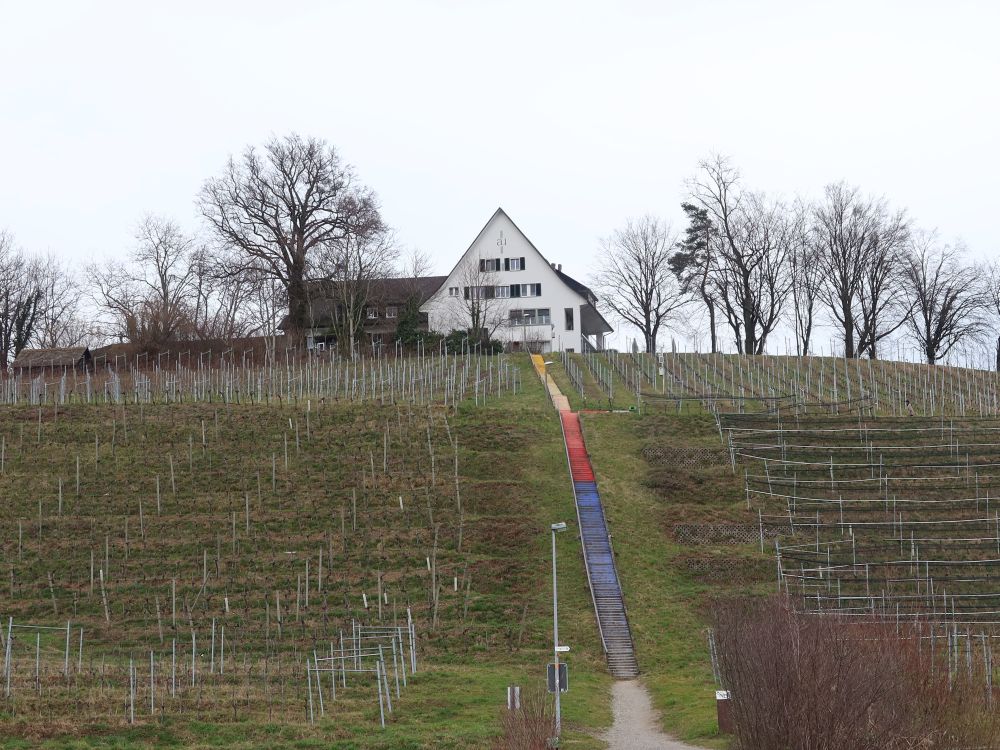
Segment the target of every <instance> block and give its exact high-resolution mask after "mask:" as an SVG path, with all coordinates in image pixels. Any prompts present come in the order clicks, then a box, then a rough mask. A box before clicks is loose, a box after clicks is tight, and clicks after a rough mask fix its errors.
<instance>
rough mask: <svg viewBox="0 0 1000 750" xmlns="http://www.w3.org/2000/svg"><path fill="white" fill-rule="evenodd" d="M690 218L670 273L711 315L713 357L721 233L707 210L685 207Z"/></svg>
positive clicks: (709, 327) (689, 205)
mask: <svg viewBox="0 0 1000 750" xmlns="http://www.w3.org/2000/svg"><path fill="white" fill-rule="evenodd" d="M681 208H682V209H683V211H684V213H685V214H686V215H687V218H688V226H687V229H686V230H684V239H683V240H681V241H680V242H678V243H677V246H676V249H675V251H674V253H673V254H672V255H671V256H670V270H671V271H673V273H674V275H675V276H676V277H677V281H678V282H679V283H680V285H681V291H682V292H683V293H684V294H687V295H689V296H691V297H692V298H694V299H697V300H698V301H700V302H701V303H702V304H703V305H704V306H705V310H706V312H708V331H709V342H710V346H711V350H712V353H713V354H714V353H715V352H717V351H718V341H717V338H716V322H715V311H716V309H717V307H718V303H719V300H718V298H719V288H718V285H717V284H716V280H717V278H718V276H717V274H715V273H714V271H715V268H716V256H717V250H718V242H719V233H718V231H717V230H716V228H715V225H714V224H713V223H712V219H711V217H710V216H709V213H708V210H707V209H705V208H703V207H700V206H696V205H694V204H693V203H682V204H681Z"/></svg>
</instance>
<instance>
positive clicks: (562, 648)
mask: <svg viewBox="0 0 1000 750" xmlns="http://www.w3.org/2000/svg"><path fill="white" fill-rule="evenodd" d="M556 651H558V652H559V653H560V654H568V653H569V646H556Z"/></svg>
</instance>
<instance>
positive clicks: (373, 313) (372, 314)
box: [365, 307, 378, 320]
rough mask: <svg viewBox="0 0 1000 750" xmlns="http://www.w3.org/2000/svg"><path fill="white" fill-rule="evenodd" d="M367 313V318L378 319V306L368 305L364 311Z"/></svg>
mask: <svg viewBox="0 0 1000 750" xmlns="http://www.w3.org/2000/svg"><path fill="white" fill-rule="evenodd" d="M365 312H366V313H367V314H368V320H378V308H377V307H369V308H367V310H366V311H365Z"/></svg>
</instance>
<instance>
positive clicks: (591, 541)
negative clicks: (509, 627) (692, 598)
mask: <svg viewBox="0 0 1000 750" xmlns="http://www.w3.org/2000/svg"><path fill="white" fill-rule="evenodd" d="M531 362H532V364H533V365H534V367H535V370H536V372H538V376H539V377H540V378H541V379H542V382H543V383H544V384H545V387H546V390H547V391H548V394H549V399H550V400H551V401H552V405H553V406H554V407H555V408H556V410H557V411H558V412H559V419H560V421H561V422H562V431H563V440H564V441H565V443H566V460H567V461H568V463H569V473H570V478H571V479H572V481H573V495H574V497H575V498H576V520H577V523H578V525H579V527H580V539H581V541H582V543H583V560H584V564H585V566H586V568H587V580H588V581H589V583H590V593H591V597H592V598H593V601H594V613H595V614H596V616H597V628H598V630H599V631H600V634H601V641H602V643H603V645H604V652H605V654H606V655H607V659H608V671H609V672H611V676H612V677H615V678H617V679H622V680H629V679H633V678H635V677H637V676H638V675H639V662H638V661H637V660H636V657H635V643H634V642H633V640H632V629H631V628H630V627H629V623H628V612H627V610H626V609H625V599H624V597H623V596H622V589H621V585H620V584H619V582H618V569H617V567H615V556H614V550H613V549H612V548H611V535H610V534H609V533H608V524H607V521H606V520H605V518H604V506H603V505H601V495H600V493H599V492H598V490H597V480H596V479H595V477H594V467H593V466H592V465H591V463H590V456H589V455H588V454H587V444H586V442H585V441H584V439H583V430H582V428H581V425H580V415H579V414H577V413H576V412H574V411H571V410H570V407H569V401H568V400H567V399H566V397H565V396H564V395H563V394H562V392H561V391H560V390H559V387H558V386H557V385H556V384H555V381H554V380H552V378H550V377H548V374H547V373H546V367H545V361H544V360H543V359H542V357H540V356H538V355H537V354H534V355H532V357H531Z"/></svg>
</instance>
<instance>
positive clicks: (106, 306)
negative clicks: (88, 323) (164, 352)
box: [87, 216, 195, 348]
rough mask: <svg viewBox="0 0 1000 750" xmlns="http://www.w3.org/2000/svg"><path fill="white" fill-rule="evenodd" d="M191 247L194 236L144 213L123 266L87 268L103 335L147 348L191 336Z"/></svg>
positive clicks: (192, 289)
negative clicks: (103, 330) (132, 247)
mask: <svg viewBox="0 0 1000 750" xmlns="http://www.w3.org/2000/svg"><path fill="white" fill-rule="evenodd" d="M194 249H195V241H194V239H193V238H191V237H190V236H188V235H186V234H185V233H184V232H183V231H182V230H181V229H180V227H179V226H178V225H177V224H175V223H174V222H172V221H169V220H165V219H161V218H157V217H153V216H148V217H146V218H145V219H143V221H142V222H141V223H140V225H139V228H138V231H137V233H136V247H135V249H134V250H133V252H132V253H131V256H130V258H129V261H130V262H129V263H128V264H127V265H122V264H119V263H117V262H115V261H108V262H105V263H104V264H92V265H90V266H88V268H87V278H88V281H89V285H90V289H91V294H92V296H93V297H94V301H95V303H96V304H97V306H98V308H99V309H100V310H101V312H102V314H103V316H104V323H105V325H106V326H107V328H108V331H109V333H111V334H112V335H114V336H117V337H118V338H120V339H121V340H124V341H129V342H130V343H133V344H137V345H139V346H142V347H147V348H156V347H159V346H162V345H163V344H165V343H167V342H169V341H173V340H176V339H178V338H190V337H192V336H193V335H194V332H193V327H192V320H193V309H192V308H193V305H194V298H195V271H194V267H193V265H192V254H193V251H194Z"/></svg>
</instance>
